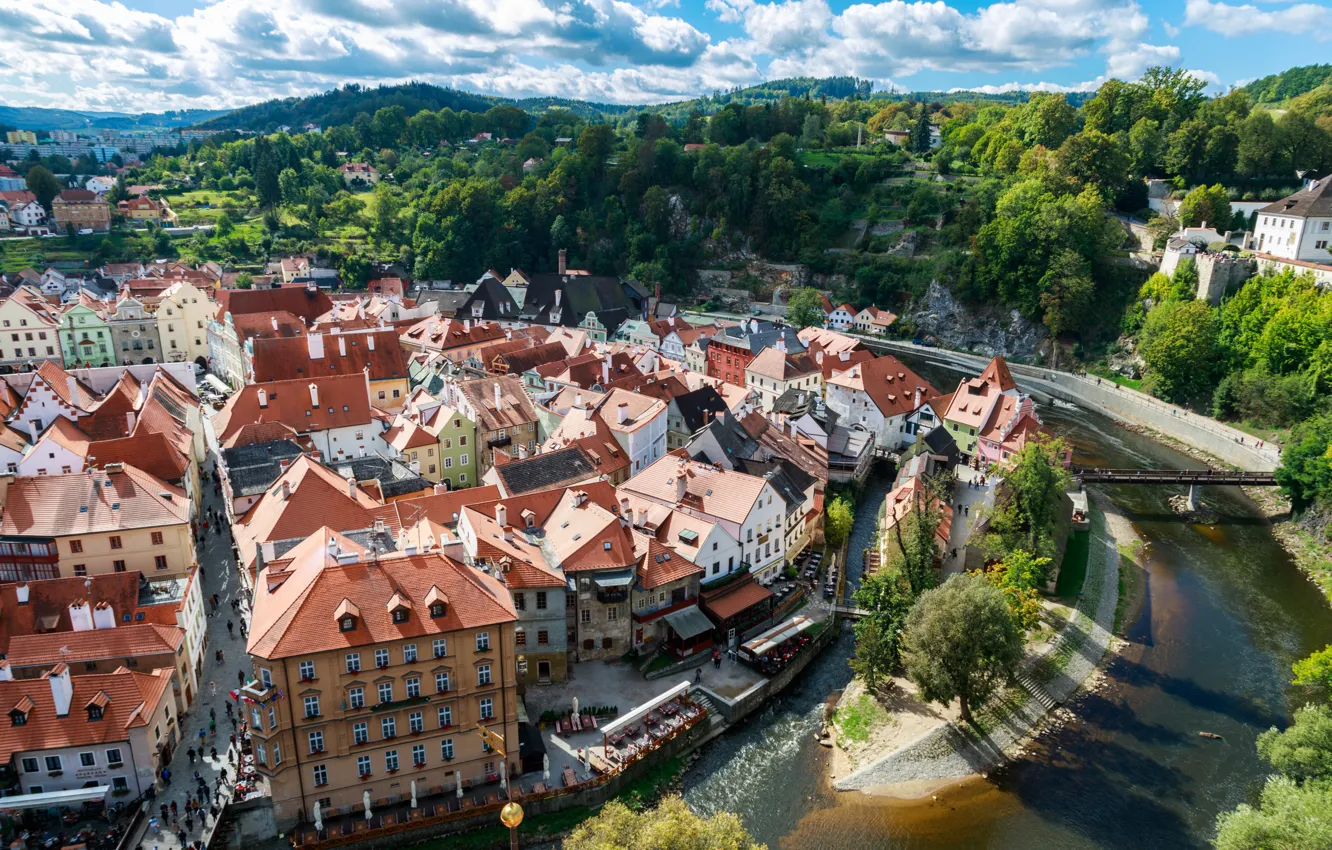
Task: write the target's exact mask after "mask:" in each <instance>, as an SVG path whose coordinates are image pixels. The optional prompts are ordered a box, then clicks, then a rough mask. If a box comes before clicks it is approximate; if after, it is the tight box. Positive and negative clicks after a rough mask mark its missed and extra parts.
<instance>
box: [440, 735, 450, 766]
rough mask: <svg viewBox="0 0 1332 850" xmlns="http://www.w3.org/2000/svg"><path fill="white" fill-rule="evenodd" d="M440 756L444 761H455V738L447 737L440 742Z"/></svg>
mask: <svg viewBox="0 0 1332 850" xmlns="http://www.w3.org/2000/svg"><path fill="white" fill-rule="evenodd" d="M439 756H440V758H442V759H444V761H453V739H452V738H445V739H444V740H442V741H440V742H439Z"/></svg>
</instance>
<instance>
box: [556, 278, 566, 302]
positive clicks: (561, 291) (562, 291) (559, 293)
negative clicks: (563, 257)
mask: <svg viewBox="0 0 1332 850" xmlns="http://www.w3.org/2000/svg"><path fill="white" fill-rule="evenodd" d="M563 273H564V272H560V274H563ZM563 294H564V290H563V289H557V290H555V306H556V307H558V306H560V296H561V295H563Z"/></svg>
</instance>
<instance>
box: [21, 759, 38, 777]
mask: <svg viewBox="0 0 1332 850" xmlns="http://www.w3.org/2000/svg"><path fill="white" fill-rule="evenodd" d="M40 770H41V768H40V767H38V765H37V759H34V758H26V759H24V760H23V772H24V773H37V772H39V771H40Z"/></svg>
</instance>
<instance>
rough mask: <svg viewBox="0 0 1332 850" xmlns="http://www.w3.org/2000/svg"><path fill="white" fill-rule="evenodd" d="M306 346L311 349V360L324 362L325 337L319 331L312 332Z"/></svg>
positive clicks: (306, 339)
mask: <svg viewBox="0 0 1332 850" xmlns="http://www.w3.org/2000/svg"><path fill="white" fill-rule="evenodd" d="M305 344H306V345H307V346H309V349H310V359H311V360H323V359H324V335H323V334H321V333H319V332H318V331H311V332H310V333H309V334H308V335H307V336H306V337H305Z"/></svg>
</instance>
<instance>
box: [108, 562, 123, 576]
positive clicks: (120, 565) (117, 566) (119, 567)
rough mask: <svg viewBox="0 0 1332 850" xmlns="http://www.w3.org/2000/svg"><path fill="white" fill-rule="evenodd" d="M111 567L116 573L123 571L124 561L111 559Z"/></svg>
mask: <svg viewBox="0 0 1332 850" xmlns="http://www.w3.org/2000/svg"><path fill="white" fill-rule="evenodd" d="M111 569H113V570H115V571H116V572H118V573H123V572H125V562H124V561H112V562H111Z"/></svg>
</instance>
